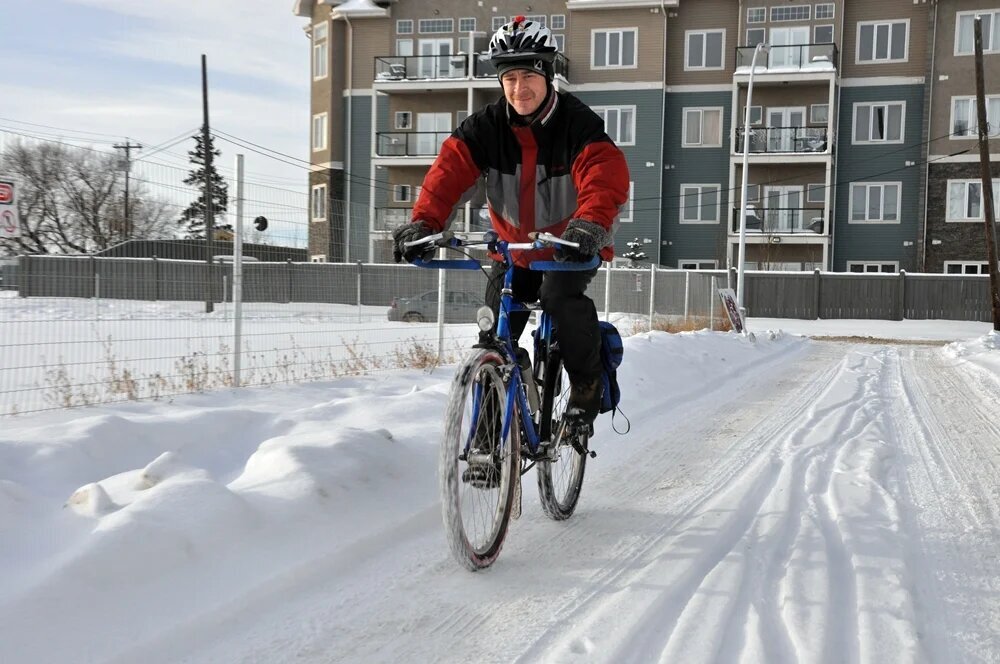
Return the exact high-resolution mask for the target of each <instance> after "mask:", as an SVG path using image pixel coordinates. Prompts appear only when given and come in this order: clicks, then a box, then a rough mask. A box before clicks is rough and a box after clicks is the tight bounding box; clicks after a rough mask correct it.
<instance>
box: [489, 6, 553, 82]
mask: <svg viewBox="0 0 1000 664" xmlns="http://www.w3.org/2000/svg"><path fill="white" fill-rule="evenodd" d="M555 59H556V44H555V39H553V38H552V31H551V30H549V29H548V28H546V27H545V26H544V25H542V24H541V23H538V22H537V21H529V20H527V19H525V18H524V17H523V16H516V17H514V20H513V21H511V22H510V23H505V24H504V25H502V26H501V27H500V29H499V30H497V31H496V33H494V35H493V37H492V38H491V39H490V62H492V63H493V64H494V65H495V66H496V68H497V77H500V76H502V75H503V73H504V72H505V71H510V70H511V69H529V70H532V71H536V72H538V73H540V74H544V75H545V78H546V79H548V80H550V81H551V80H552V76H553V66H552V63H553V61H554V60H555Z"/></svg>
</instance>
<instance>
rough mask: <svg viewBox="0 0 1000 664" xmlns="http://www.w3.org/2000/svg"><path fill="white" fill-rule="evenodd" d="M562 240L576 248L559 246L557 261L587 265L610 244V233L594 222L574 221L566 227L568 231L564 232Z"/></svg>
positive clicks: (566, 245)
mask: <svg viewBox="0 0 1000 664" xmlns="http://www.w3.org/2000/svg"><path fill="white" fill-rule="evenodd" d="M562 239H563V240H566V241H567V242H572V243H574V244H576V246H575V247H574V246H571V245H568V244H559V245H557V246H556V255H555V258H556V260H557V261H572V262H575V263H586V262H588V261H590V260H592V259H593V258H594V256H596V255H597V253H598V252H599V251H600V250H601V247H603V246H604V245H606V244H607V243H608V231H607V230H606V229H605V228H604V227H603V226H601V225H600V224H595V223H594V222H592V221H586V220H584V219H572V220H571V221H570V222H569V225H567V226H566V230H565V231H563V234H562Z"/></svg>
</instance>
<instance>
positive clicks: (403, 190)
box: [392, 184, 413, 203]
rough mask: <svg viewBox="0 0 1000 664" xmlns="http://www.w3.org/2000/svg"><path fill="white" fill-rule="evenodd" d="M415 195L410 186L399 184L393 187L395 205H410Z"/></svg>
mask: <svg viewBox="0 0 1000 664" xmlns="http://www.w3.org/2000/svg"><path fill="white" fill-rule="evenodd" d="M412 195H413V189H412V187H410V185H408V184H397V185H393V187H392V200H393V202H395V203H409V202H410V201H411V200H413V199H412V198H411V196H412Z"/></svg>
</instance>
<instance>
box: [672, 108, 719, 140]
mask: <svg viewBox="0 0 1000 664" xmlns="http://www.w3.org/2000/svg"><path fill="white" fill-rule="evenodd" d="M705 111H711V112H718V113H719V142H718V143H708V144H707V143H705ZM692 112H698V113H700V114H701V115H700V120H699V126H700V132H699V135H700V137H701V142H700V143H688V142H687V128H688V113H692ZM724 125H725V116H724V115H723V108H722V106H685V107H684V108H683V109H681V147H682V148H709V149H717V148H721V147H722V136H723V135H724V134H725V133H726V132H725V126H724Z"/></svg>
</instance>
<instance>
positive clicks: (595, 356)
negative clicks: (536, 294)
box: [541, 269, 601, 424]
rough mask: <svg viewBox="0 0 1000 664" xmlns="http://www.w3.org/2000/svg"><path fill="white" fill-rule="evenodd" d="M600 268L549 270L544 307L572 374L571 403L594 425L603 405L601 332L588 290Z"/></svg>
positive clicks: (546, 278) (571, 406)
mask: <svg viewBox="0 0 1000 664" xmlns="http://www.w3.org/2000/svg"><path fill="white" fill-rule="evenodd" d="M596 274H597V270H596V269H595V270H587V271H585V272H546V273H545V279H544V280H543V281H542V289H541V299H542V308H543V309H545V311H547V312H549V315H551V316H552V319H553V320H554V321H555V324H556V336H557V337H558V339H559V346H560V348H561V349H562V357H563V364H564V365H565V367H566V372H567V373H568V374H569V380H570V385H571V387H572V389H571V391H570V403H569V409H573V408H574V407H575V408H577V409H579V410H580V411H582V412H581V413H578V415H580V416H582V418H583V420H584V422H585V423H586V424H591V423H592V422H593V421H594V418H596V417H597V413H598V411H599V410H600V406H601V332H600V327H599V326H598V324H597V309H596V307H594V301H593V300H591V299H590V298H589V297H587V296H586V295H585V294H584V293H585V291H586V290H587V286H588V285H589V284H590V282H591V280H592V279H593V278H594V276H595V275H596Z"/></svg>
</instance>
